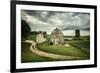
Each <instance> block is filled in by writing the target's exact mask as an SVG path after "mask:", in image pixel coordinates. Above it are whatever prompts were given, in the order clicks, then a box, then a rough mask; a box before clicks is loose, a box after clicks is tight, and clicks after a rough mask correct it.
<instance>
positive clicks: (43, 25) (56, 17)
mask: <svg viewBox="0 0 100 73" xmlns="http://www.w3.org/2000/svg"><path fill="white" fill-rule="evenodd" d="M21 19H23V20H25V21H26V22H27V23H28V24H29V26H30V27H31V31H46V32H47V33H48V34H50V33H51V32H52V30H54V29H55V28H59V29H61V30H62V32H63V33H64V35H75V29H76V28H78V29H80V30H81V31H80V34H81V35H89V33H90V14H89V13H79V12H56V11H39V10H38V11H37V10H21Z"/></svg>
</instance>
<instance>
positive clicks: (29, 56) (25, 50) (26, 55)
mask: <svg viewBox="0 0 100 73" xmlns="http://www.w3.org/2000/svg"><path fill="white" fill-rule="evenodd" d="M29 47H30V44H28V43H22V47H21V62H22V63H27V62H44V61H53V59H50V58H45V57H40V56H38V55H35V54H33V53H32V52H31V51H30V50H29Z"/></svg>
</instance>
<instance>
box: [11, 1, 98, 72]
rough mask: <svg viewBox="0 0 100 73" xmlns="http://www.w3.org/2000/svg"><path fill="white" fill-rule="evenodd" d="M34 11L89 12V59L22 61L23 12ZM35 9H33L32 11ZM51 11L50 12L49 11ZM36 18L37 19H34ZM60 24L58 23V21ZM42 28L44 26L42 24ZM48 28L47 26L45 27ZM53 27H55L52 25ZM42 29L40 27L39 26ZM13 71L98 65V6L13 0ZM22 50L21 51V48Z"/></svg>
mask: <svg viewBox="0 0 100 73" xmlns="http://www.w3.org/2000/svg"><path fill="white" fill-rule="evenodd" d="M25 10H26V12H28V10H30V11H29V12H30V14H31V12H33V11H36V10H38V11H39V12H41V11H48V12H49V11H51V12H55V13H56V12H58V13H60V12H62V13H63V12H65V13H66V12H69V13H70V12H73V13H74V12H75V13H76V14H78V13H79V14H80V15H82V14H81V13H83V14H87V13H89V17H90V26H89V32H90V36H91V37H90V49H91V50H89V51H90V53H89V59H87V60H73V61H66V60H65V61H53V62H52V61H50V62H49V61H46V62H29V63H24V62H23V61H21V53H22V52H21V45H22V44H21V39H22V38H21V37H22V35H21V34H22V33H21V31H22V30H21V29H22V28H21V27H22V26H21V24H22V23H21V18H22V17H21V15H22V14H21V12H22V11H25ZM32 10H33V11H32ZM49 13H50V12H49ZM73 13H72V14H73ZM34 20H35V19H34ZM57 24H58V23H57ZM40 27H41V28H42V26H40ZM45 28H46V27H45ZM52 28H53V27H52ZM39 29H40V28H39ZM10 40H11V43H10V46H11V62H10V64H11V66H10V68H11V70H10V71H11V72H29V71H44V70H59V69H79V68H91V67H97V6H95V5H81V4H64V3H47V2H33V1H11V37H10ZM18 49H19V50H20V51H19V50H18Z"/></svg>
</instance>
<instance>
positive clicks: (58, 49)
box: [37, 42, 89, 58]
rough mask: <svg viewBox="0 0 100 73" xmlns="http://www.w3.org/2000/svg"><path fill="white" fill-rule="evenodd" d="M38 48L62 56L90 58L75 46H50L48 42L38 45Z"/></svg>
mask: <svg viewBox="0 0 100 73" xmlns="http://www.w3.org/2000/svg"><path fill="white" fill-rule="evenodd" d="M37 48H38V49H40V50H42V51H45V52H50V53H55V54H61V55H66V56H74V57H83V58H89V57H88V55H87V54H86V53H84V52H83V51H82V50H81V49H78V48H76V47H73V46H68V47H67V46H60V45H59V46H57V45H48V44H47V42H45V43H42V44H37Z"/></svg>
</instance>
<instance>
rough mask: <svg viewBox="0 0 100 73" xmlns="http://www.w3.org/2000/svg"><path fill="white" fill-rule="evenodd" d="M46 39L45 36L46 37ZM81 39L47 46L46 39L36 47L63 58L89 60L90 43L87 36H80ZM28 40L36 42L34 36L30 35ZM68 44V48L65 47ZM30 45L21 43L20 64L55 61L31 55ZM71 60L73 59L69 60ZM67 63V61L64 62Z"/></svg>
mask: <svg viewBox="0 0 100 73" xmlns="http://www.w3.org/2000/svg"><path fill="white" fill-rule="evenodd" d="M46 37H47V36H46ZM65 38H73V36H69V37H68V36H65ZM80 38H81V39H77V40H75V39H72V40H65V44H64V45H49V43H48V39H47V41H45V42H44V43H41V44H37V45H36V47H37V48H38V49H39V50H41V51H44V52H47V53H53V54H59V55H64V56H71V57H76V58H75V59H74V60H77V57H78V60H86V59H89V58H90V41H89V36H82V37H80ZM28 40H33V41H35V40H36V36H35V35H30V36H29V37H28ZM66 44H68V45H69V46H65V45H66ZM30 45H31V44H28V43H22V46H21V48H22V49H21V61H22V63H27V62H45V61H56V60H55V59H51V58H47V57H43V56H39V55H36V54H34V53H32V52H31V51H30V50H29V47H30ZM69 60H73V59H69ZM66 61H67V60H66Z"/></svg>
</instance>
